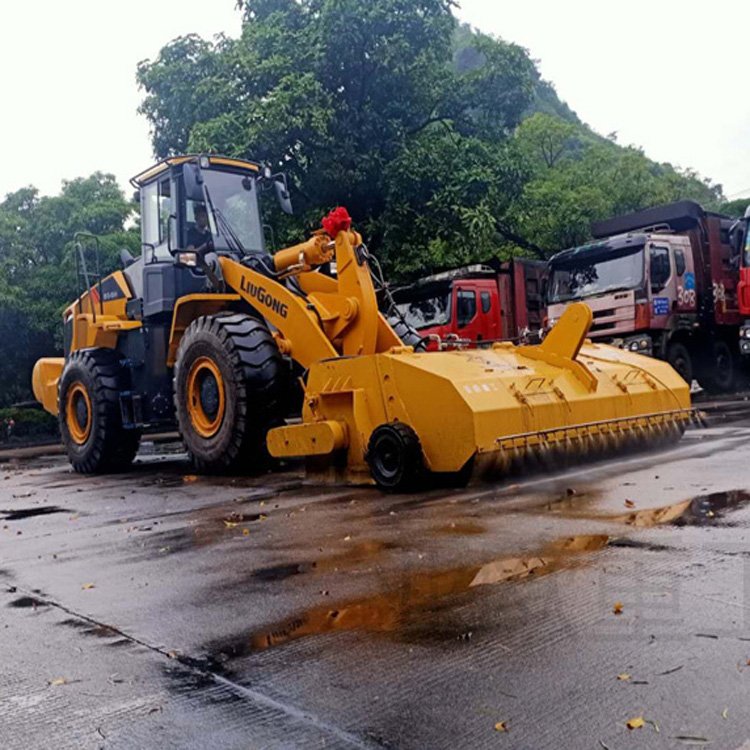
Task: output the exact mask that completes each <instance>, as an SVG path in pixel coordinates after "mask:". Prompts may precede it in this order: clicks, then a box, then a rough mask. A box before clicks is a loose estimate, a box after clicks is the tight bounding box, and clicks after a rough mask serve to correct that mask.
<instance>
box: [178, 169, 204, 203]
mask: <svg viewBox="0 0 750 750" xmlns="http://www.w3.org/2000/svg"><path fill="white" fill-rule="evenodd" d="M182 180H183V182H184V183H185V197H186V198H187V199H188V200H189V201H197V202H199V203H202V202H203V174H202V173H201V168H200V167H199V166H198V165H197V164H190V163H188V164H185V165H184V166H183V168H182Z"/></svg>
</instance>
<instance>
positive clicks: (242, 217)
mask: <svg viewBox="0 0 750 750" xmlns="http://www.w3.org/2000/svg"><path fill="white" fill-rule="evenodd" d="M203 178H204V180H205V183H206V188H207V189H208V194H209V195H210V197H211V204H212V206H211V207H212V208H213V209H214V212H215V213H216V214H217V215H216V216H215V217H214V216H211V210H210V208H211V207H209V218H210V223H211V231H212V233H213V236H214V245H215V246H216V249H217V250H232V249H233V248H232V239H231V237H229V236H228V235H230V234H231V233H232V232H233V233H234V234H235V236H236V237H237V239H239V241H240V242H241V243H242V247H243V249H244V250H245V251H246V252H248V253H262V252H264V244H263V229H262V227H261V223H260V215H259V212H258V189H257V184H256V181H255V180H254V179H253V178H252V177H249V176H248V175H244V174H233V173H231V172H220V171H218V170H212V169H206V170H204V171H203ZM226 224H228V225H229V228H227V227H226Z"/></svg>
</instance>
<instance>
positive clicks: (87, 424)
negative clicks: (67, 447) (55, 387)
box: [65, 380, 91, 445]
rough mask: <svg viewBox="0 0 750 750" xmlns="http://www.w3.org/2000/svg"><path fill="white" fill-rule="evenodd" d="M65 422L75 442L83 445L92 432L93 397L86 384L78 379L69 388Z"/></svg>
mask: <svg viewBox="0 0 750 750" xmlns="http://www.w3.org/2000/svg"><path fill="white" fill-rule="evenodd" d="M65 423H66V425H67V427H68V432H69V433H70V437H71V439H72V440H73V442H74V443H76V444H78V445H83V444H84V443H85V442H86V441H87V440H88V438H89V435H90V434H91V399H90V398H89V394H88V391H87V390H86V386H84V384H83V383H81V382H80V381H78V380H77V381H76V382H75V383H73V384H72V385H71V386H70V389H69V390H68V397H67V402H66V406H65Z"/></svg>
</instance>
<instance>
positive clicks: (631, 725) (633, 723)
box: [627, 716, 646, 729]
mask: <svg viewBox="0 0 750 750" xmlns="http://www.w3.org/2000/svg"><path fill="white" fill-rule="evenodd" d="M645 723H646V722H645V721H644V720H643V717H642V716H637V717H636V718H635V719H630V721H628V723H627V727H628V729H640V728H641V727H642V726H643V725H644V724H645Z"/></svg>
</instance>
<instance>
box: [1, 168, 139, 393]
mask: <svg viewBox="0 0 750 750" xmlns="http://www.w3.org/2000/svg"><path fill="white" fill-rule="evenodd" d="M133 209H134V207H133V205H132V204H131V203H130V202H129V201H127V200H126V199H125V197H124V195H123V193H122V191H121V190H120V188H119V186H118V185H117V182H116V180H115V178H114V176H113V175H109V174H102V173H101V172H97V173H95V174H93V175H91V176H90V177H87V178H78V179H75V180H71V181H69V182H64V183H63V187H62V190H61V192H60V194H59V195H57V196H53V197H47V196H39V193H38V191H37V190H36V189H35V188H32V187H27V188H22V189H20V190H17V191H16V192H14V193H10V194H9V195H7V196H6V197H5V200H3V201H2V202H0V336H2V337H3V340H4V341H6V342H8V343H9V345H8V346H7V347H6V348H5V349H4V355H3V357H2V358H0V406H7V405H9V404H10V403H13V402H14V401H19V400H25V399H29V398H31V379H30V378H31V369H32V367H33V365H34V362H35V361H36V360H37V359H38V358H39V357H42V356H54V355H56V354H59V353H60V352H61V351H62V321H61V313H62V311H63V309H64V308H65V307H66V306H67V305H69V304H70V303H71V302H72V301H73V300H74V299H75V296H76V291H77V284H76V277H75V261H74V258H73V252H72V239H73V235H74V233H75V232H78V231H86V232H92V233H94V234H97V235H101V236H102V253H101V265H102V272H103V273H109V272H111V271H112V270H114V269H115V268H116V267H117V265H118V250H119V248H120V247H128V248H130V249H131V250H132V251H135V252H136V253H137V252H138V248H139V245H140V241H139V238H138V235H137V234H136V233H135V232H134V231H132V230H128V229H126V222H127V220H128V218H129V217H130V215H131V214H132V213H133Z"/></svg>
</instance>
